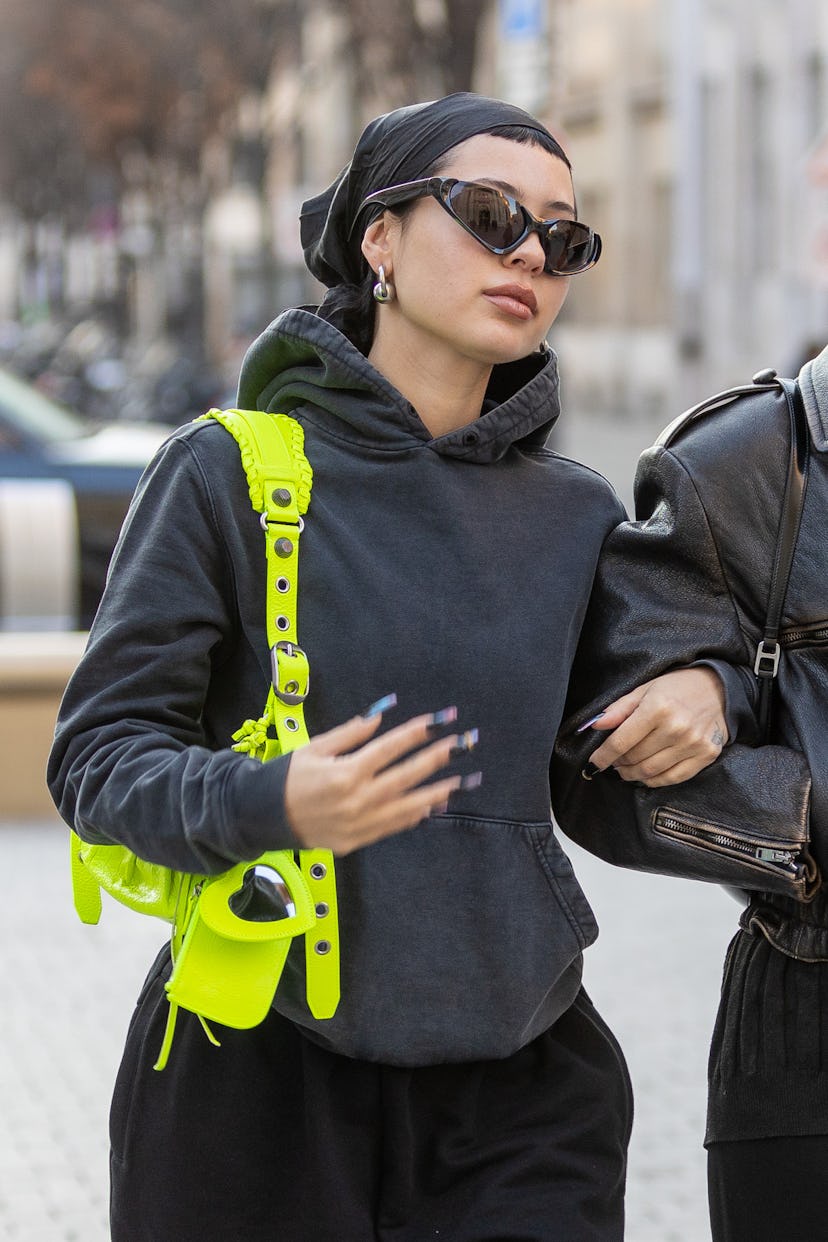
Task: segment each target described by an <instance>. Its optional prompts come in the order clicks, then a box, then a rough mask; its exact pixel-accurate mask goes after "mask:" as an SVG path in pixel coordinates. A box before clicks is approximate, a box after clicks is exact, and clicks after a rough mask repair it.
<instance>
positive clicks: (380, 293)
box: [374, 263, 394, 302]
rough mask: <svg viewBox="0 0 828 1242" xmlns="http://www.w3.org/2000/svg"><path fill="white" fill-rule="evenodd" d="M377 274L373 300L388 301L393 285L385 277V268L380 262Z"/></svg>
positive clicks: (390, 297) (391, 295) (392, 291)
mask: <svg viewBox="0 0 828 1242" xmlns="http://www.w3.org/2000/svg"><path fill="white" fill-rule="evenodd" d="M377 275H378V276H379V280H378V281H377V283H376V284H375V285H374V300H375V301H377V302H390V301H391V299H392V298H393V296H394V286H393V285H389V283H388V281H387V280H386V279H385V268H384V267H383V265H382V264H381V263H380V265H379V272H378V273H377Z"/></svg>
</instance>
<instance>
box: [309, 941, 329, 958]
mask: <svg viewBox="0 0 828 1242" xmlns="http://www.w3.org/2000/svg"><path fill="white" fill-rule="evenodd" d="M313 951H314V953H318V954H319V956H320V957H324V956H325V954H326V953H330V951H331V942H330V940H317V942H316V944H315V945H314V946H313Z"/></svg>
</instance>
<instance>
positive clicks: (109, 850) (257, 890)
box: [71, 410, 339, 1069]
mask: <svg viewBox="0 0 828 1242" xmlns="http://www.w3.org/2000/svg"><path fill="white" fill-rule="evenodd" d="M201 417H202V419H209V418H212V419H215V420H216V421H217V422H219V423H220V424H221V425H222V426H223V427H224V428H225V429H226V430H227V431H228V432H229V433H230V434H231V435H232V436H233V437H234V439H235V440H236V442H237V443H238V445H239V449H240V452H241V459H242V466H243V467H244V471H245V474H246V476H247V484H248V490H249V493H250V500H251V503H252V505H253V508H254V509H255V511H256V512H257V513H258V514H259V515H260V519H259V520H260V522H261V526H262V530H263V532H264V540H265V556H266V563H267V641H268V645H269V647H270V663H271V686H270V691H269V693H268V697H267V703H266V704H265V709H264V712H263V713H262V715H261V716H260V717H259V718H258V719H256V720H246V721H245V722H244V724H243V725H242V726H241V728H240V729H239V730H238V731H237V732H236V733H234V734H233V740H234V742H235V745H234V747H233V749H234V750H237V751H239V752H241V753H243V754H247V755H249V756H250V757H251V758H252V759H256V760H259V761H261V762H262V763H266V762H267V761H268V760H270V759H273V758H274V757H275V756H276V755H281V754H286V753H287V752H288V751H291V750H295V749H296V748H297V747H299V746H302V745H304V743H305V742H307V741H308V733H307V728H306V726H305V719H304V702H305V699H306V697H307V694H308V689H309V684H310V671H309V667H308V660H307V656H306V655H305V652H304V651H303V650H302V648H301V647H300V646H299V645H298V641H297V628H296V627H297V616H296V614H297V602H298V590H297V585H298V584H297V575H298V565H299V538H300V535H301V532H302V529H303V527H304V522H303V514H304V513H306V512H307V508H308V505H309V503H310V494H311V486H312V481H313V473H312V470H311V466H310V463H309V462H308V460H307V458H306V457H305V453H304V433H303V431H302V428H301V426H300V425H299V423H297V422H296V421H295V419H292V418H288V417H287V416H286V415H284V414H268V413H266V412H264V411H261V410H210V411H208V413H207V414H204V415H202V416H201ZM197 421H198V420H197ZM71 857H72V887H73V892H74V901H75V908H76V910H77V912H78V915H79V917H80V919H81V921H82V922H84V923H97V922H98V920H99V919H100V916H101V909H102V903H101V889H105V890H106V891H107V892H108V893H110V894H111V896H112V897H114V898H115V899H116V900H117V901H119V902H121V903H122V904H123V905H125V906H128V907H129V908H130V909H132V910H136V911H138V912H139V913H142V914H151V915H154V916H155V917H157V918H161V919H164V920H165V921H166V922H169V923H171V924H172V933H171V948H172V959H173V969H172V974H171V976H170V979H169V981H168V983H167V985H166V990H167V996H168V999H169V1003H170V1011H169V1017H168V1021H167V1029H166V1032H165V1035H164V1041H163V1044H162V1048H161V1052H160V1054H159V1057H158V1061H157V1064H156V1069H163V1068H164V1066H165V1065H166V1063H167V1059H168V1056H169V1052H170V1047H171V1044H172V1039H173V1034H174V1031H175V1022H176V1015H177V1013H178V1010H179V1008H184V1009H188V1010H190V1011H191V1012H192V1013H194V1014H196V1015H197V1017H198V1018H199V1020H200V1021H201V1024H202V1026H203V1027H204V1029H205V1032H206V1034H207V1036H208V1038H209V1039H210V1040H211V1041H212V1042H213V1043H218V1040H216V1038H215V1036H214V1035H213V1033H212V1031H211V1030H210V1027H209V1025H208V1023H209V1022H210V1021H213V1022H218V1023H221V1024H222V1025H224V1026H231V1027H236V1028H239V1029H246V1028H249V1027H252V1026H256V1025H258V1024H259V1023H260V1022H262V1021H263V1020H264V1018H265V1017H266V1016H267V1013H268V1011H269V1009H270V1006H271V1004H272V1001H273V997H274V995H275V992H276V988H277V986H278V983H279V979H280V978H281V974H282V970H283V968H284V964H285V961H286V959H287V953H288V949H289V947H290V943H291V940H292V939H293V938H294V937H295V936H301V935H304V937H305V965H306V971H305V973H306V989H307V1001H308V1007H309V1009H310V1011H311V1013H312V1014H313V1015H314V1017H316V1018H330V1017H332V1016H333V1014H334V1013H335V1011H336V1008H337V1005H338V1003H339V924H338V916H337V902H336V880H335V874H334V860H333V855H332V854H331V852H330V851H329V850H300V851H299V852H298V854H294V853H293V851H291V850H271V851H269V852H267V853H266V854H263V855H262V856H261V857H260V858H258V859H255V860H252V861H250V862H242V863H237V864H236V865H235V866H233V867H231V868H230V869H229V870H228V871H226V872H223V873H222V874H221V875H217V876H202V875H191V874H186V873H184V872H180V871H173V870H172V869H170V868H169V867H163V866H161V865H159V864H156V863H150V862H146V861H145V860H143V859H140V858H138V857H137V856H136V855H135V854H134V853H133V852H132V851H131V850H129V849H128V848H127V847H126V846H123V845H88V844H87V843H86V842H84V841H82V840H81V839H80V837H79V836H78V835H77V834H76V833H74V832H72V834H71Z"/></svg>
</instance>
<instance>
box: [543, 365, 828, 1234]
mask: <svg viewBox="0 0 828 1242" xmlns="http://www.w3.org/2000/svg"><path fill="white" fill-rule="evenodd" d="M774 376H775V372H760V373H759V375H757V376H756V377H754V386H753V391H748V392H746V393H745V394H744V395H741V396H740V397H739V398H738V399H737V400H734V401H731V402H728V403H727V404H726V405H724V406H723V407H722V408H720V409H718V410H717V411H716V412H715V413H713V414H711V415H708V416H706V417H704V418H701V419H698V420H695V421H690V422H688V423H686V425H684V426H683V428H682V429H681V430H680V432H679V434H678V435H676V436H674V437H672V438H671V439H670V442H669V445H668V446H665V445H663V444H657V445H656V446H654V447H653V448H651V449H649V450H647V451H646V452H645V453H644V454H643V456H642V458H641V460H640V463H639V468H638V472H637V476H636V487H635V497H636V516H637V520H636V521H635V522H628V523H624V524H622V525H621V526H619V527H618V528H616V530H615V531H613V532H612V533H611V534H610V535H609V537H608V539H607V541H606V543H605V545H604V549H603V553H602V558H601V561H600V564H599V569H598V574H597V578H596V583H595V588H594V592H593V597H592V602H591V605H590V611H589V615H588V617H587V620H586V623H585V626H584V630H583V631H582V639H581V647H580V651H579V657H578V665H577V667H578V668H580V673H579V675H578V676H577V677H576V679H575V681H574V682H573V684H577V686H578V693H579V695H580V697H579V698H578V699H577V702H576V701H575V699H574V698H573V697H572V696H571V701H570V705H569V706H570V709H571V715H570V717H569V720H568V722H566V723H565V725H564V728H563V730H562V732H561V738H562V739H564V742H563V743H562V744H561V746H560V748H559V756H558V759H557V761H556V764H553V770H554V769H555V767H556V765H557V767H558V769H559V781H558V786H559V788H561V789H562V790H563V792H562V794H561V796H560V798H559V800H558V802H557V803H556V815H557V818H558V821H559V823H560V824H561V826H562V827H563V829H564V830H565V831H566V830H567V825H568V824H569V825H570V828H571V829H572V835H573V836H574V837H575V838H576V839H577V840H578V841H579V842H580V843H581V844H582V845H584V846H585V847H586V848H587V849H589V848H590V840H589V836H588V834H587V835H586V836H585V835H584V832H583V815H584V808H585V807H586V806H588V805H589V803H590V800H591V801H592V802H593V803H594V805H595V808H596V814H597V806H598V802H599V801H601V802H602V803H603V806H604V807H606V806H607V805H608V803H607V798H608V796H609V795H608V793H607V788H606V784H605V783H606V782H613V784H614V785H615V786H616V789H615V793H614V794H613V797H615V798H616V799H617V795H618V793H619V791H620V790H621V788H622V787H621V783H620V782H619V781H618V780H617V776H616V775H614V774H613V773H612V772H609V771H607V769H608V768H609V767H610V766H611V764H612V761H613V747H614V745H615V743H614V742H613V734H612V733H608V734H602V741H601V744H600V745H599V746H598V748H597V749H593V748H594V746H595V733H594V730H599V731H600V730H609V729H611V728H612V725H613V724H614V720H613V719H609V720H608V719H607V717H603V718H599V719H598V720H595V721H594V722H593V723H592V724H591V728H588V729H586V730H585V731H584V732H582V733H581V735H580V738H579V735H578V733H577V727H578V725H579V724H581V722H590V721H591V720H592V718H593V717H595V716H596V715H598V714H599V713H600V712H601V708H602V706H603V704H604V703H607V702H609V701H611V700H612V699H614V698H615V697H616V696H617V695H618V694H619V693H623V692H625V691H628V690H630V689H631V688H632V687H634V686H635V685H636V684H637V683H639V682H641V681H646V680H647V679H649V678H652V677H654V676H656V675H658V674H659V673H660V672H662V671H663V670H664V669H665V668H669V667H671V666H673V665H676V664H678V665H685V664H693V663H696V662H700V661H701V662H707V663H710V664H711V666H712V667H714V668H715V670H716V671H717V673H718V674H719V676H720V677H721V678H722V681H723V684H724V685H725V686H726V689H727V720H728V725H729V729H730V734H731V740H733V739H738V740H739V741H740V742H746V743H748V744H755V743H756V742H757V740H758V719H757V707H758V682H757V678H756V676H755V675H754V671H753V666H754V660H755V656H756V650H757V644H758V643H759V641H760V639H761V637H762V625H763V621H764V619H765V615H766V607H767V602H768V595H769V591H770V586H771V577H772V574H773V572H774V554H775V549H776V542H777V532H778V527H779V522H780V515H781V512H782V501H783V493H784V489H785V483H786V478H787V469H788V459H789V454H790V450H791V427H790V419H789V414H788V410H787V405H786V401H785V398H784V394H783V392H782V391H781V389H780V388H779V387H778V386H777V385H776V384H775V383H774ZM799 383H800V387H801V393H802V401H803V405H804V414H805V421H806V423H807V433H808V435H809V437H810V444H809V446H808V447H809V450H810V453H809V461H808V464H807V475H806V489H805V499H804V507H803V511H802V516H801V522H800V527H799V532H798V537H797V541H796V545H795V550H794V555H793V561H792V568H791V574H790V580H789V584H788V591H787V596H786V602H785V607H784V613H783V619H782V632H781V636H780V640H781V658H780V663H779V669H778V676H777V684H776V690H775V697H774V711H773V733H772V739H771V740H772V741H773V742H775V743H781V744H782V745H785V746H788V747H790V748H791V749H793V750H795V751H798V752H801V753H802V754H803V755H804V756H805V759H806V760H807V765H808V767H809V768H810V773H811V778H812V791H811V851H812V854H813V856H814V859H815V861H816V863H817V865H818V866H819V868H820V871H821V872H822V874H823V875H825V874H826V873H827V872H826V868H828V745H826V741H825V731H826V724H828V588H827V587H826V583H828V542H826V535H825V515H826V510H827V509H828V349H825V350H823V352H822V353H820V354H819V356H818V357H816V358H814V359H813V360H812V361H809V362H807V363H806V364H805V365H804V366H803V368H802V370H801V371H800V374H799ZM590 683H591V684H590ZM587 684H590V692H589V693H588V694H586V695H584V694H583V690H584V687H585V685H587ZM589 739H591V740H589ZM579 747H580V751H579V749H578V748H579ZM573 754H574V755H575V757H576V758H575V761H573ZM564 756H565V758H566V765H565V771H566V773H568V775H566V774H564ZM584 764H591V765H592V766H591V767H587V769H586V774H587V776H588V777H589V776H592V778H593V779H592V780H591V781H585V780H582V779H580V778H579V777H578V776H577V775H573V773H574V772H575V769H576V768H577V767H578V766H583V765H584ZM643 766H644V770H646V760H645V762H644V765H643ZM618 774H619V775H621V776H622V777H623V776H624V775H625V774H624V772H623V770H622V771H621V772H620V773H618ZM602 783H604V784H603V787H602ZM616 805H617V806H618V807H620V805H621V803H620V802H619V801H616ZM576 807H578V808H580V810H579V812H578V813H579V814H580V815H581V817H582V818H581V820H580V822H579V825H578V827H577V828H575V826H574V816H575V815H576V810H575V808H576ZM623 830H624V824H623V823H622V822H620V821H619V823H618V831H619V832H622V831H623ZM596 852H600V851H596ZM705 1143H706V1146H707V1148H708V1175H709V1196H710V1211H711V1221H712V1228H713V1238H714V1242H742V1240H744V1242H747V1240H748V1239H750V1242H779V1239H780V1238H783V1237H790V1238H798V1239H799V1238H802V1239H804V1238H808V1239H815V1238H817V1237H823V1236H825V1232H826V1221H828V1181H826V1178H825V1175H824V1171H825V1168H826V1164H828V890H826V887H825V886H824V885H823V886H822V887H820V888H819V889H818V891H817V892H816V895H815V896H814V897H813V899H812V900H810V901H808V902H798V901H795V900H793V899H791V898H787V897H782V896H776V895H772V894H767V893H761V892H753V893H749V894H747V904H746V906H745V909H744V910H743V913H742V915H741V918H740V920H739V930H738V931H737V933H736V935H735V938H734V940H733V941H732V943H731V945H730V947H729V949H728V953H727V958H726V962H725V969H724V979H723V985H722V993H721V1001H720V1007H719V1012H718V1016H717V1019H716V1024H715V1029H714V1032H713V1039H712V1047H711V1051H710V1065H709V1103H708V1120H707V1132H706V1139H705Z"/></svg>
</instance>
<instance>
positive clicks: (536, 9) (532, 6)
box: [500, 0, 543, 39]
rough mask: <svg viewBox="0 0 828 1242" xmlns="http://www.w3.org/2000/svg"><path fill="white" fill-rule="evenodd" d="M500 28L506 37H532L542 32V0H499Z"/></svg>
mask: <svg viewBox="0 0 828 1242" xmlns="http://www.w3.org/2000/svg"><path fill="white" fill-rule="evenodd" d="M500 29H501V32H502V34H503V35H504V37H505V38H508V39H533V38H536V37H537V36H539V35H541V34H542V33H543V0H500Z"/></svg>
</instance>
